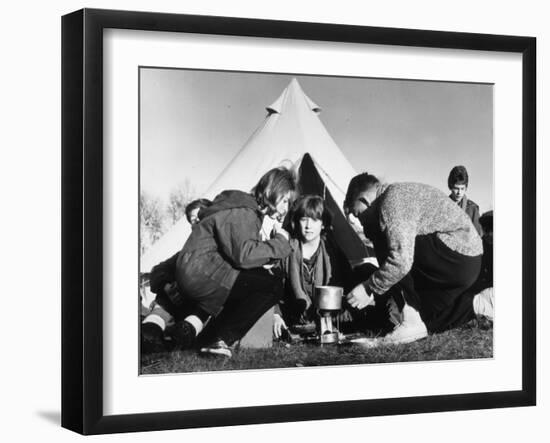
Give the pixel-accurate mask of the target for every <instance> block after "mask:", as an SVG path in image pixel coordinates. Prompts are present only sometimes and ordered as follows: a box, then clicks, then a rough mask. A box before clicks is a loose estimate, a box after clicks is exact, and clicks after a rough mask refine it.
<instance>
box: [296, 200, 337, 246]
mask: <svg viewBox="0 0 550 443" xmlns="http://www.w3.org/2000/svg"><path fill="white" fill-rule="evenodd" d="M303 217H310V218H312V219H314V220H321V221H322V222H323V230H324V231H325V232H326V231H327V230H330V229H331V228H332V214H331V213H330V211H329V210H328V209H327V208H326V207H325V201H324V200H323V197H321V196H319V195H302V196H300V198H298V200H296V202H295V203H294V205H293V206H292V209H291V211H290V227H291V230H292V234H293V236H294V237H296V236H299V233H300V228H299V226H300V219H301V218H303Z"/></svg>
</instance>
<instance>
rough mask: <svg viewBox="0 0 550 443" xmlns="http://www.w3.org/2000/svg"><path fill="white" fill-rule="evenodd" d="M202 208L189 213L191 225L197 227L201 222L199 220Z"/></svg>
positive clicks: (188, 219)
mask: <svg viewBox="0 0 550 443" xmlns="http://www.w3.org/2000/svg"><path fill="white" fill-rule="evenodd" d="M200 209H201V208H197V209H193V210H192V211H191V212H190V213H189V217H187V221H188V222H189V223H190V224H191V225H195V224H197V223H198V222H199V221H200V220H199V211H200Z"/></svg>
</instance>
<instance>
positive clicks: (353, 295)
mask: <svg viewBox="0 0 550 443" xmlns="http://www.w3.org/2000/svg"><path fill="white" fill-rule="evenodd" d="M346 299H347V300H348V303H349V305H350V306H351V307H352V308H355V309H363V308H366V307H367V306H368V305H373V304H374V296H373V295H369V294H368V293H367V290H366V289H365V287H364V286H363V285H357V286H356V287H355V288H353V289H352V290H351V291H350V293H349V294H348V295H347V297H346Z"/></svg>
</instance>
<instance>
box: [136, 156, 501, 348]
mask: <svg viewBox="0 0 550 443" xmlns="http://www.w3.org/2000/svg"><path fill="white" fill-rule="evenodd" d="M467 186H468V177H467V172H466V170H465V168H463V167H457V168H453V170H452V171H451V174H450V176H449V189H450V190H451V198H450V199H449V198H448V197H447V196H445V194H443V193H441V191H438V190H436V189H435V188H432V187H430V186H427V185H421V184H413V183H404V184H393V185H389V186H386V185H383V184H381V183H379V181H378V180H377V179H376V177H374V176H372V175H369V174H360V175H358V176H356V177H354V178H353V179H352V180H351V182H350V185H349V187H348V192H347V195H346V201H345V203H344V210H345V213H346V214H348V215H351V214H353V215H354V216H355V217H357V218H358V219H359V221H360V222H361V224H362V226H363V229H364V232H365V235H366V236H367V237H368V238H369V239H370V240H371V241H372V242H373V245H374V248H375V251H376V256H377V260H378V263H379V268H376V267H374V266H373V265H370V264H365V265H362V266H359V267H356V268H352V267H351V266H350V264H349V262H348V261H347V259H346V258H345V254H344V251H342V250H341V248H340V247H339V246H338V245H337V244H336V242H335V241H334V239H333V237H332V225H331V214H330V213H329V211H328V210H327V208H326V207H325V204H324V201H323V198H322V197H321V196H318V195H302V196H299V197H298V198H296V197H295V196H296V193H297V186H296V181H295V178H294V176H293V174H292V173H291V171H289V170H287V169H285V168H275V169H272V170H270V171H268V172H267V173H266V174H265V175H264V176H263V177H262V178H261V179H260V180H259V182H258V184H257V185H256V186H255V187H254V189H253V191H252V192H251V193H245V192H241V191H224V192H222V193H221V194H219V195H218V196H217V197H216V198H215V199H214V201H212V202H210V201H208V200H204V199H203V200H199V201H195V202H192V203H191V204H189V205H188V207H187V210H186V216H187V219H188V221H189V222H190V223H191V224H192V225H193V228H192V232H191V235H190V237H189V238H188V240H187V241H186V243H185V245H184V246H183V249H182V250H181V251H180V252H178V253H177V254H175V255H174V256H173V257H170V258H169V259H168V260H166V261H165V262H162V263H160V264H159V265H157V266H155V267H154V268H153V269H152V271H151V273H150V287H151V291H152V292H154V293H155V294H156V295H157V297H156V302H155V306H154V308H153V309H152V311H151V313H150V314H149V315H148V316H147V317H146V318H145V319H144V320H143V322H142V324H141V346H142V352H144V353H147V352H157V351H163V350H170V349H186V348H193V347H198V349H199V351H200V353H202V354H208V355H217V356H224V357H231V355H232V345H233V344H234V343H235V342H237V341H238V340H239V339H241V338H242V337H243V336H244V335H245V334H246V332H247V331H248V330H249V329H250V328H251V327H252V326H253V325H254V323H255V322H256V321H257V320H258V319H259V318H260V317H261V316H262V315H263V314H264V313H265V312H266V311H267V310H269V309H270V308H271V307H273V306H275V310H274V312H275V314H274V319H273V320H274V321H273V325H274V326H273V334H274V336H275V337H276V338H279V337H281V336H282V335H283V334H284V333H285V331H287V330H288V329H289V328H293V327H298V326H303V327H306V326H308V325H309V326H310V325H312V324H313V322H314V321H315V320H316V313H315V308H314V303H313V299H314V288H315V287H316V286H320V285H334V286H341V287H343V288H344V293H345V294H346V297H345V303H344V304H345V306H344V307H345V310H346V311H347V313H348V314H350V315H349V316H348V318H349V319H350V320H351V322H352V323H353V324H354V325H355V326H356V327H357V328H365V327H369V326H370V327H377V328H387V329H388V332H389V333H388V334H387V335H386V339H385V340H386V341H387V342H388V343H407V342H411V341H414V340H417V339H420V338H423V337H425V336H426V335H427V333H428V331H441V330H445V329H448V328H452V327H456V326H458V325H460V324H462V323H464V322H466V321H468V320H469V319H471V318H472V317H473V316H475V315H476V314H480V313H481V314H484V315H486V316H489V317H492V303H493V295H492V263H491V264H490V267H491V269H490V271H489V270H488V267H489V263H488V260H487V259H486V257H488V256H489V253H488V251H486V253H485V254H484V253H483V246H485V247H486V248H488V246H487V245H489V243H488V242H485V240H484V242H483V245H482V240H481V238H480V235H479V233H480V232H481V227H480V226H479V208H478V207H477V205H475V203H473V202H472V201H471V200H468V199H467V198H466V196H465V194H464V191H465V189H466V188H467ZM482 221H483V218H482ZM266 222H269V223H266ZM283 222H284V223H285V224H284V228H283ZM266 226H269V227H270V228H269V229H266ZM285 228H286V229H285ZM487 235H488V234H486V235H485V236H484V237H486V236H487ZM491 235H492V234H491ZM491 254H492V237H491ZM482 257H483V259H482ZM491 257H492V255H491ZM491 261H492V260H491ZM482 262H483V263H482ZM481 280H484V282H483V283H479V282H480V281H481ZM474 287H475V293H474V289H473V288H474ZM489 287H491V292H490V294H488V292H487V291H484V290H485V289H487V288H489ZM480 292H481V293H482V294H483V293H484V294H486V295H484V296H483V297H480ZM487 294H488V295H487Z"/></svg>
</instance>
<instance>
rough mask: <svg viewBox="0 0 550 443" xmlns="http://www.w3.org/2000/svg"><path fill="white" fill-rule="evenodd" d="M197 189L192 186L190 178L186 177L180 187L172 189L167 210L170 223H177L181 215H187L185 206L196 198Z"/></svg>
mask: <svg viewBox="0 0 550 443" xmlns="http://www.w3.org/2000/svg"><path fill="white" fill-rule="evenodd" d="M195 195H196V194H195V190H194V188H193V186H191V182H190V181H189V179H186V180H185V181H184V182H183V183H181V184H180V185H179V186H178V187H176V188H174V189H172V191H171V192H170V196H169V198H168V206H167V208H166V212H167V213H168V222H169V223H170V224H174V223H176V222H177V221H178V220H179V219H180V218H181V217H183V216H184V215H185V207H186V206H187V205H188V204H189V202H191V201H192V200H194V199H195Z"/></svg>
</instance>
